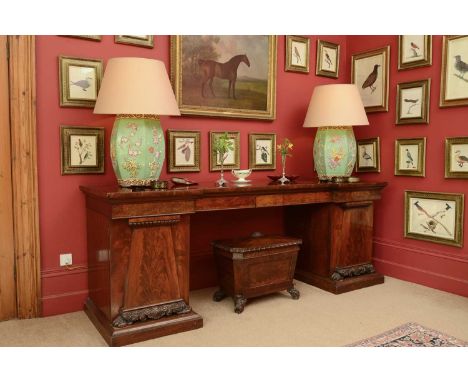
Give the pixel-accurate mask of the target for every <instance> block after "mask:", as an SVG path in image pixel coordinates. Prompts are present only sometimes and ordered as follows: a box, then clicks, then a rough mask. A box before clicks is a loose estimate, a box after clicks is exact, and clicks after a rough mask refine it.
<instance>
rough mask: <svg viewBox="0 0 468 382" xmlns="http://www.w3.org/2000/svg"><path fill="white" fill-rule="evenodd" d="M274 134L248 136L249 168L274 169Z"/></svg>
mask: <svg viewBox="0 0 468 382" xmlns="http://www.w3.org/2000/svg"><path fill="white" fill-rule="evenodd" d="M275 147H276V134H273V133H271V134H270V133H261V134H249V168H251V169H252V170H274V169H276V150H275Z"/></svg>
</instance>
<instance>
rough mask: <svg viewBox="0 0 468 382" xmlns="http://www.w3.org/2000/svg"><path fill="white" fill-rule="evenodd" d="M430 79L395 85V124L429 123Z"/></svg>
mask: <svg viewBox="0 0 468 382" xmlns="http://www.w3.org/2000/svg"><path fill="white" fill-rule="evenodd" d="M430 91H431V79H430V78H429V79H427V80H421V81H412V82H404V83H401V84H398V85H397V100H396V124H397V125H409V124H413V123H429V98H430Z"/></svg>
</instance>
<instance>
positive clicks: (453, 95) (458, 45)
mask: <svg viewBox="0 0 468 382" xmlns="http://www.w3.org/2000/svg"><path fill="white" fill-rule="evenodd" d="M466 72H468V35H460V36H444V37H443V39H442V70H441V80H440V104H439V105H440V107H452V106H467V105H468V74H466Z"/></svg>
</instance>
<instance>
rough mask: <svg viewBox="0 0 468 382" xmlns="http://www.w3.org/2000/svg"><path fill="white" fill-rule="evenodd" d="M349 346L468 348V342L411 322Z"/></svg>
mask: <svg viewBox="0 0 468 382" xmlns="http://www.w3.org/2000/svg"><path fill="white" fill-rule="evenodd" d="M348 346H353V347H356V346H368V347H415V346H417V347H421V346H422V347H453V346H457V347H459V346H468V342H465V341H462V340H459V339H457V338H454V337H451V336H448V335H446V334H443V333H441V332H438V331H436V330H433V329H429V328H425V327H424V326H422V325H419V324H415V323H413V322H409V323H407V324H404V325H401V326H399V327H398V328H395V329H392V330H389V331H388V332H385V333H382V334H379V335H377V336H374V337H371V338H368V339H365V340H363V341H359V342H356V343H354V344H351V345H348Z"/></svg>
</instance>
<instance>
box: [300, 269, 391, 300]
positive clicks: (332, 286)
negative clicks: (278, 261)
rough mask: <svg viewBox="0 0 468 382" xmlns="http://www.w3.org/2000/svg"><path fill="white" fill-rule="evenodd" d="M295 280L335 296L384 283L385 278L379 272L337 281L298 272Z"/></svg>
mask: <svg viewBox="0 0 468 382" xmlns="http://www.w3.org/2000/svg"><path fill="white" fill-rule="evenodd" d="M294 278H295V279H297V280H300V281H303V282H305V283H307V284H310V285H313V286H316V287H317V288H320V289H323V290H326V291H327V292H331V293H334V294H341V293H345V292H350V291H352V290H356V289H361V288H366V287H370V286H372V285H377V284H383V283H384V276H383V275H381V274H380V273H377V272H374V273H370V274H367V275H362V276H353V277H350V278H346V279H344V280H338V281H335V280H332V279H330V278H327V277H323V276H318V275H315V274H313V273H310V272H305V271H300V270H296V274H295V276H294Z"/></svg>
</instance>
